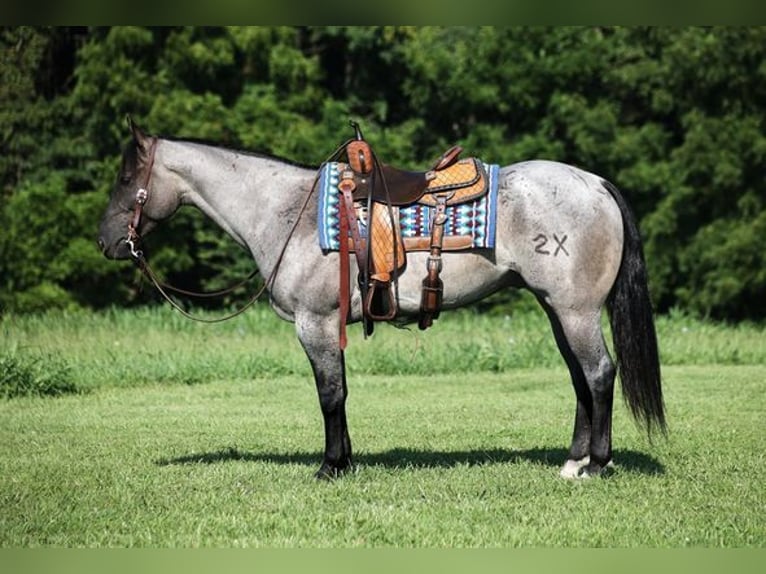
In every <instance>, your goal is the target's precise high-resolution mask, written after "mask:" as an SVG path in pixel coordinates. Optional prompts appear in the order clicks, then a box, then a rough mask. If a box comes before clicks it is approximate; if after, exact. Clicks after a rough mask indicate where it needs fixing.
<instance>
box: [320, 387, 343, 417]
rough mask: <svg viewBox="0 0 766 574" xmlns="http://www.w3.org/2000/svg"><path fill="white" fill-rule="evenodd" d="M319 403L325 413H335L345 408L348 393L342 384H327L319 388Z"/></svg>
mask: <svg viewBox="0 0 766 574" xmlns="http://www.w3.org/2000/svg"><path fill="white" fill-rule="evenodd" d="M317 392H318V394H319V405H320V406H321V407H322V412H324V413H335V412H338V410H340V409H343V408H345V405H346V393H345V391H344V389H343V386H342V385H327V386H322V387H320V388H318V389H317Z"/></svg>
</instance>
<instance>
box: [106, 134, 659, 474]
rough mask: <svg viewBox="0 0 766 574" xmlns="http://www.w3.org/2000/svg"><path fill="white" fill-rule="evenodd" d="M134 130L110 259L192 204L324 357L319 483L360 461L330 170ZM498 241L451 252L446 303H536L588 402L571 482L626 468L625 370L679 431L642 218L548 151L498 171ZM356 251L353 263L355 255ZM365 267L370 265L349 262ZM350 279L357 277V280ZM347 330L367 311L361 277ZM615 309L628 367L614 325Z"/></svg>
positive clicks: (117, 196) (650, 405)
mask: <svg viewBox="0 0 766 574" xmlns="http://www.w3.org/2000/svg"><path fill="white" fill-rule="evenodd" d="M129 125H130V131H131V134H132V138H131V140H130V142H129V143H128V144H127V146H126V147H125V148H124V151H123V155H122V165H121V167H120V170H119V173H118V176H117V178H116V181H115V183H114V186H113V188H112V190H111V193H110V200H109V203H108V206H107V207H106V210H105V213H104V215H103V219H102V221H101V223H100V227H99V235H98V239H97V242H98V246H99V248H100V250H101V251H102V253H103V254H104V255H105V256H106V257H107V258H110V259H127V258H130V257H131V254H133V255H135V250H136V248H135V241H136V239H137V238H138V237H140V236H145V235H146V234H148V233H150V232H151V231H152V229H154V228H155V227H156V226H157V225H158V224H159V223H160V222H162V221H163V220H166V219H168V218H169V217H170V216H172V215H173V214H174V213H175V212H176V210H177V209H179V207H181V206H186V205H192V206H194V207H196V208H198V209H199V210H201V211H202V212H203V213H204V214H205V215H206V216H208V217H209V218H211V219H212V220H213V221H214V222H215V223H216V224H218V225H219V226H220V227H221V228H222V229H223V231H225V232H226V233H228V234H229V235H230V236H231V237H232V238H233V239H234V240H235V241H236V242H237V243H238V244H240V245H241V246H243V247H244V248H245V249H247V250H249V252H250V254H251V255H252V257H253V259H254V260H255V263H256V264H257V267H258V271H259V273H260V274H261V275H262V276H263V277H268V280H267V282H266V287H267V289H268V296H269V301H270V304H271V306H272V308H273V310H274V311H275V312H276V313H277V314H278V315H279V316H280V317H281V318H282V319H285V320H287V321H290V322H293V323H294V325H295V331H296V335H297V337H298V339H299V341H300V343H301V345H302V347H303V349H304V351H305V353H306V355H307V357H308V360H309V362H310V364H311V368H312V372H313V376H314V380H315V384H316V390H317V394H318V398H319V405H320V408H321V413H322V417H323V421H324V438H325V444H324V454H323V459H322V461H321V465H320V467H319V469H318V470H317V471H316V473H315V476H316V477H317V478H320V479H333V478H335V477H338V476H340V475H341V474H343V473H344V472H346V471H348V470H349V469H351V468H353V460H352V448H351V438H350V435H349V429H348V424H347V420H346V398H347V395H348V385H347V379H346V368H345V351H344V349H343V348H341V346H340V345H339V330H340V326H341V325H340V323H341V322H342V321H344V318H343V317H341V314H340V308H341V306H340V302H339V292H338V268H339V259H338V258H339V257H340V255H339V253H338V252H337V251H332V252H327V251H323V250H322V249H320V246H319V243H318V241H317V235H318V231H317V218H318V216H317V209H316V204H317V199H316V194H315V193H313V192H314V189H315V180H316V168H311V167H309V166H305V165H300V164H298V163H295V162H290V161H288V160H285V159H280V158H277V157H273V156H270V155H265V154H257V153H253V152H246V151H241V150H234V149H228V148H226V147H222V146H218V145H214V144H211V143H206V142H200V141H196V140H191V139H181V138H172V137H157V136H150V135H148V134H147V133H145V132H144V131H143V130H141V128H139V127H138V126H137V125H136V124H135V123H133V122H131V121H130V120H129ZM497 185H498V189H497V208H496V210H497V213H496V242H495V246H494V248H493V249H489V250H470V251H464V252H445V253H444V254H443V256H442V258H443V262H442V264H443V268H442V272H441V277H442V279H443V286H444V287H443V289H444V291H443V300H442V305H443V308H444V309H454V308H457V307H461V306H465V305H469V304H472V303H475V302H477V301H479V300H481V299H482V298H485V297H487V296H489V295H490V294H492V293H495V292H497V291H498V290H501V289H507V288H524V289H527V290H529V291H531V293H533V294H534V296H535V297H536V298H537V300H538V302H539V303H540V305H541V306H542V308H543V309H544V310H545V313H546V314H547V317H548V319H549V321H550V324H551V328H552V331H553V335H554V337H555V341H556V343H557V346H558V349H559V351H560V353H561V355H562V357H563V360H564V362H565V364H566V366H567V367H568V370H569V374H570V377H571V382H572V385H573V387H574V391H575V398H576V407H575V416H574V430H573V433H572V440H571V445H570V447H569V451H568V454H567V457H566V459H565V461H564V462H563V466H562V467H561V470H560V473H559V474H560V476H562V477H564V478H582V477H590V476H598V475H601V474H603V473H605V472H607V471H608V468H610V467H612V466H613V461H612V411H613V394H614V383H615V378H616V375H617V374H618V372H619V379H620V381H621V386H622V394H623V398H624V401H625V403H626V405H627V407H628V409H629V410H630V412H631V414H632V416H633V418H634V419H635V421H636V423H637V425H638V426H640V427H643V428H644V429H645V430H646V432H647V433H648V435H649V437H650V438H651V436H653V434H654V433H655V432H657V431H658V430H659V431H661V432H662V433H663V434H666V428H667V427H666V420H665V406H664V401H663V397H662V385H661V373H660V363H659V352H658V345H657V337H656V332H655V326H654V316H653V309H652V305H651V301H650V296H649V290H648V285H647V270H646V263H645V258H644V254H643V246H642V241H641V236H640V234H639V229H638V226H637V222H636V219H635V216H634V215H633V214H632V212H631V209H630V208H629V206H628V204H627V202H626V200H625V199H624V197H623V196H622V195H621V193H620V191H619V190H618V189H617V187H615V186H614V185H613V184H612V183H610V182H609V181H608V180H606V179H604V178H602V177H600V176H597V175H595V174H593V173H590V172H587V171H585V170H583V169H581V168H578V167H575V166H572V165H568V164H564V163H560V162H555V161H549V160H542V159H541V160H528V161H522V162H519V163H513V164H510V165H506V166H502V167H499V169H498V182H497ZM427 257H428V253H408V258H407V264H406V267H405V269H404V271H403V272H402V273H401V275H400V276H399V277H398V285H397V303H398V316H397V319H396V320H397V321H406V320H408V318H412V317H416V316H417V314H418V310H419V304H420V293H421V278H422V270H425V269H426V265H427ZM351 259H353V258H351ZM351 265H352V270H353V269H355V268H356V263H355V262H354V261H351ZM352 283H354V282H353V281H352ZM349 296H350V309H348V316H347V317H346V318H345V321H346V323H347V324H351V323H356V322H359V321H361V320H362V319H363V317H362V311H361V307H362V296H361V293H360V289H359V286H358V285H352V286H351V290H350V294H349ZM604 307H606V310H607V312H608V316H609V320H610V326H611V331H612V340H613V346H614V352H615V355H616V360H613V359H612V358H611V356H610V353H609V351H608V349H607V345H606V342H605V338H604V333H603V331H602V323H601V317H602V310H603V309H604Z"/></svg>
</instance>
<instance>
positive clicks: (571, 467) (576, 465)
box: [559, 456, 590, 479]
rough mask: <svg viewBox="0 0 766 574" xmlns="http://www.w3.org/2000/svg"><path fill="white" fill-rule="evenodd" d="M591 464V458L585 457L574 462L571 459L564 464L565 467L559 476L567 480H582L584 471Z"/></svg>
mask: <svg viewBox="0 0 766 574" xmlns="http://www.w3.org/2000/svg"><path fill="white" fill-rule="evenodd" d="M589 462H590V457H589V456H586V457H583V458H581V459H580V460H574V459H571V458H570V459H569V460H567V461H566V462H565V463H564V466H563V467H561V472H559V476H560V477H561V478H566V479H574V478H581V475H582V470H583V468H585V467H586V466H588V463H589Z"/></svg>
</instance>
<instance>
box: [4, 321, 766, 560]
mask: <svg viewBox="0 0 766 574" xmlns="http://www.w3.org/2000/svg"><path fill="white" fill-rule="evenodd" d="M0 329H2V333H3V335H4V337H3V339H2V342H0V356H5V357H10V356H13V357H17V358H19V357H21V359H20V360H21V361H26V359H24V357H32V358H34V357H44V356H52V357H55V358H56V359H55V360H56V361H58V363H57V364H59V365H61V364H64V365H65V369H66V370H67V372H69V373H70V376H71V377H72V381H73V382H74V383H75V384H76V386H77V389H78V390H79V391H88V392H80V393H78V394H72V395H68V396H59V397H56V398H52V397H32V396H24V397H17V398H13V399H5V400H2V401H0V509H2V511H1V512H0V546H3V547H9V546H23V547H36V546H85V547H103V546H118V547H123V546H152V547H156V546H160V547H167V546H170V547H195V546H215V547H223V546H225V547H232V546H234V547H238V546H248V547H263V546H267V547H298V546H300V547H329V546H333V547H336V546H344V547H345V546H417V547H423V546H427V547H453V546H458V547H463V546H468V547H517V546H625V547H633V546H644V547H646V546H648V547H683V546H714V547H723V546H726V547H740V546H753V547H763V546H764V545H766V518H764V517H765V516H766V513H764V510H766V489H764V486H763V484H764V481H763V475H762V474H761V473H762V472H763V470H764V468H766V464H765V463H766V460H764V458H765V455H764V448H763V446H764V443H763V436H764V435H763V422H762V418H763V413H764V407H766V399H765V398H764V393H763V381H764V380H765V379H766V360H764V354H765V353H764V348H763V345H764V343H763V341H764V337H763V329H762V328H760V327H758V326H752V325H744V326H739V327H725V326H721V325H715V324H710V323H705V322H698V321H692V320H691V319H688V318H686V317H679V316H673V317H669V318H662V319H660V321H659V323H658V329H659V331H660V340H661V344H662V346H663V361H664V363H665V369H664V374H665V382H664V389H665V394H666V403H667V407H668V419H669V424H670V437H669V439H668V440H667V441H664V440H661V439H660V440H655V443H654V444H650V443H649V442H648V440H647V439H646V437H645V436H644V435H643V434H642V433H641V432H640V431H639V430H638V429H637V428H636V426H635V425H634V424H633V422H632V421H631V420H630V419H629V415H628V413H627V409H626V408H625V407H624V406H623V405H622V404H621V401H620V400H619V399H618V400H617V401H616V409H615V421H614V426H615V430H614V435H615V461H616V463H617V468H616V471H615V472H614V473H613V474H612V475H611V476H609V477H608V478H605V479H596V480H589V481H575V482H570V481H564V480H561V479H559V478H558V468H559V466H560V464H561V463H562V462H563V459H564V457H565V454H566V448H567V446H568V441H569V439H570V433H571V425H572V415H573V412H574V397H573V392H572V390H571V385H570V383H569V382H568V375H567V373H566V371H565V370H564V368H563V366H562V364H561V360H560V359H559V358H558V354H557V352H556V351H555V348H554V347H553V343H552V340H551V339H552V338H551V337H550V335H549V330H548V327H547V325H546V324H545V321H544V318H543V317H542V316H538V315H537V314H529V313H527V314H522V315H519V316H513V317H510V318H508V319H506V318H503V317H489V316H475V315H471V314H470V313H464V314H453V315H446V316H445V317H444V318H443V319H440V320H439V322H438V323H437V325H436V327H435V328H434V329H433V330H432V331H431V332H426V333H417V332H411V333H407V332H404V333H402V332H398V331H396V330H394V329H391V328H387V329H380V330H379V332H377V333H376V334H375V335H374V337H373V339H372V340H370V341H363V340H362V338H361V335H360V334H359V332H358V328H354V329H352V334H353V337H352V340H351V343H350V349H349V351H348V355H349V386H350V398H349V404H348V417H349V425H350V428H351V433H352V439H353V441H354V447H355V451H356V457H355V458H356V461H357V469H356V471H355V472H354V473H352V474H350V475H348V476H346V477H344V478H343V479H342V480H338V481H335V482H332V483H326V484H325V483H317V482H316V481H315V480H313V478H312V473H313V472H314V471H315V470H316V469H317V468H318V465H319V462H320V457H321V449H322V445H323V438H322V422H321V417H320V413H319V408H318V402H317V398H316V392H315V390H314V386H313V383H312V381H311V379H310V374H309V369H308V365H307V362H306V360H305V357H304V356H303V352H302V350H301V349H300V347H299V345H298V344H297V342H296V341H295V337H294V336H293V334H292V327H291V326H290V325H289V324H286V323H282V322H279V321H278V320H276V319H274V318H273V317H272V315H271V313H270V312H269V311H267V310H264V309H259V310H255V311H254V312H253V313H250V314H248V316H247V317H246V318H244V319H243V320H242V321H232V322H230V323H226V324H224V325H217V326H210V325H197V324H193V323H189V322H187V321H185V320H183V319H182V318H180V317H178V316H177V315H176V314H174V313H172V312H171V311H169V310H167V309H164V310H141V311H132V312H117V311H115V312H112V313H106V314H100V315H97V314H86V313H82V314H70V315H43V316H37V317H33V316H27V317H6V318H4V319H3V320H2V322H1V323H0ZM468 329H470V331H471V332H472V333H476V336H475V342H474V344H473V346H468V347H467V348H465V349H458V348H456V347H453V348H450V349H448V350H447V351H445V350H444V348H443V347H444V344H443V343H442V342H441V339H440V338H439V336H440V335H445V334H447V335H449V334H457V333H459V332H465V331H466V330H468ZM415 341H417V349H416V350H413V344H414V342H415ZM445 356H449V357H451V358H452V359H454V361H453V362H452V363H447V362H445V360H444V357H445ZM402 359H406V361H404V363H405V364H404V365H401V364H400V361H401V360H402ZM24 364H29V363H24ZM536 364H537V366H533V365H536ZM450 365H451V366H450ZM472 365H475V366H474V367H473V368H472ZM429 368H430V370H429ZM450 370H451V372H450ZM431 371H433V372H431Z"/></svg>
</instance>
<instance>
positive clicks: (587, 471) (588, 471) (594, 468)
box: [578, 460, 614, 478]
mask: <svg viewBox="0 0 766 574" xmlns="http://www.w3.org/2000/svg"><path fill="white" fill-rule="evenodd" d="M613 473H614V462H613V461H611V460H610V461H609V462H607V463H606V464H605V465H603V466H601V465H600V464H598V463H592V464H588V465H586V466H584V467H583V468H581V469H580V475H579V476H578V478H591V477H593V476H600V477H602V478H605V477H607V476H611V475H612V474H613Z"/></svg>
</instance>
